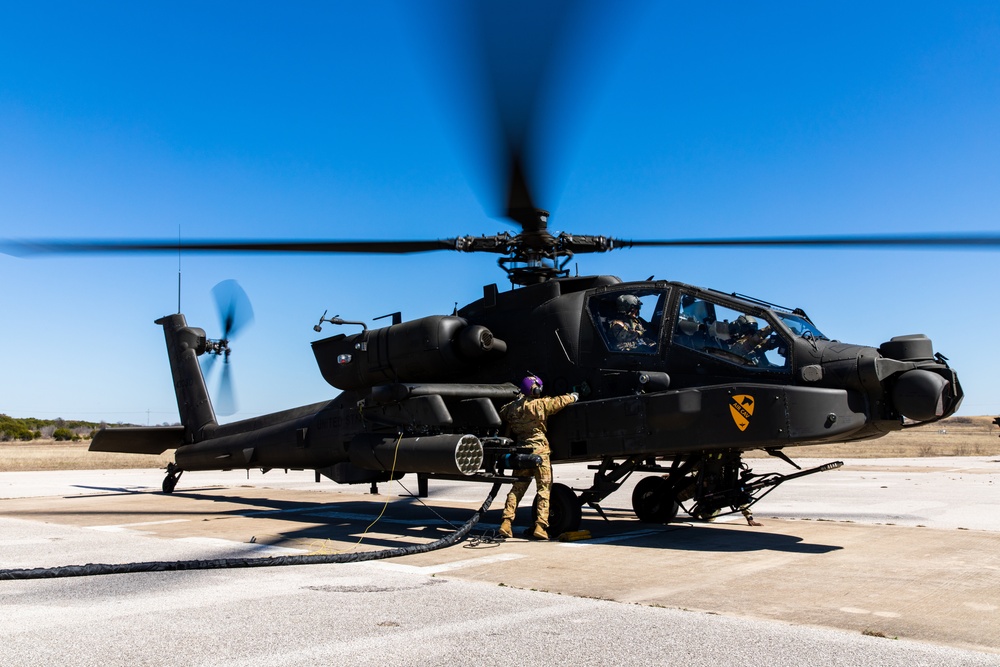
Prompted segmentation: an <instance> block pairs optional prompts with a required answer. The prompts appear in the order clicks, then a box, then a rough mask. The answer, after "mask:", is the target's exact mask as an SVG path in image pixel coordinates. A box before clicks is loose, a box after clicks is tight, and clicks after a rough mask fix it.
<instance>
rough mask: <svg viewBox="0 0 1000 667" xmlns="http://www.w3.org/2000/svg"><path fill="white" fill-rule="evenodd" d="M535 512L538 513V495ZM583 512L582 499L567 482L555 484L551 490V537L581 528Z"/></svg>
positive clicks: (549, 531)
mask: <svg viewBox="0 0 1000 667" xmlns="http://www.w3.org/2000/svg"><path fill="white" fill-rule="evenodd" d="M534 514H535V516H537V515H538V497H537V496H536V497H535V505H534ZM582 518H583V512H582V510H581V508H580V499H579V498H578V497H577V495H576V494H575V493H574V492H573V489H571V488H569V487H568V486H566V485H565V484H553V485H552V488H551V489H550V490H549V530H548V533H549V535H550V536H551V537H557V536H559V535H562V534H563V533H567V532H570V531H574V530H579V529H580V520H581V519H582Z"/></svg>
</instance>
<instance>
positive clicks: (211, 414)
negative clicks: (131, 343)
mask: <svg viewBox="0 0 1000 667" xmlns="http://www.w3.org/2000/svg"><path fill="white" fill-rule="evenodd" d="M156 324H160V325H162V326H163V336H164V338H165V339H166V341H167V356H168V357H169V359H170V372H171V374H172V375H173V378H174V393H175V394H176V395H177V410H178V412H180V417H181V424H183V426H184V441H185V442H187V443H191V442H198V441H199V440H201V439H202V438H203V436H204V434H205V433H204V432H205V431H206V430H208V431H211V430H213V429H214V428H215V426H217V425H218V422H217V421H216V420H215V411H214V410H213V409H212V400H211V399H210V398H209V395H208V388H207V387H206V386H205V376H204V375H203V374H202V372H201V365H200V364H199V363H198V356H199V355H201V354H202V353H204V352H205V344H206V342H207V337H206V335H205V331H204V330H203V329H198V328H195V327H189V326H188V325H187V321H186V320H185V319H184V315H182V314H180V313H177V314H176V315H167V316H166V317H161V318H160V319H158V320H156Z"/></svg>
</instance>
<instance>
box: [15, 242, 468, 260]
mask: <svg viewBox="0 0 1000 667" xmlns="http://www.w3.org/2000/svg"><path fill="white" fill-rule="evenodd" d="M455 249H456V248H455V241H454V240H448V239H441V240H436V241H310V240H289V241H282V240H259V241H222V240H201V241H180V242H178V241H176V240H173V241H169V240H158V239H150V240H143V239H126V240H119V241H116V240H106V241H92V240H83V239H80V240H48V239H27V240H0V252H2V253H4V254H7V255H13V256H15V257H30V256H33V255H72V254H83V255H86V254H104V253H144V252H178V251H180V252H247V253H345V254H351V253H357V254H407V253H414V252H429V251H432V250H455Z"/></svg>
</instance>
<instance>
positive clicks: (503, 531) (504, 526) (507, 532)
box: [497, 519, 514, 537]
mask: <svg viewBox="0 0 1000 667" xmlns="http://www.w3.org/2000/svg"><path fill="white" fill-rule="evenodd" d="M497 532H498V533H499V534H500V535H501V537H514V533H513V531H512V530H511V526H510V519H504V520H503V521H501V522H500V530H498V531H497Z"/></svg>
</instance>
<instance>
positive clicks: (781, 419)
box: [24, 161, 996, 534]
mask: <svg viewBox="0 0 1000 667" xmlns="http://www.w3.org/2000/svg"><path fill="white" fill-rule="evenodd" d="M514 164H515V166H516V164H517V162H516V161H515V162H514ZM519 174H520V170H518V169H516V168H515V169H514V170H513V171H512V179H511V183H512V184H513V187H512V192H513V193H514V194H513V195H512V199H511V200H512V202H513V204H517V203H519V202H520V203H523V202H525V201H527V200H528V198H529V195H528V194H527V186H526V184H525V182H524V181H523V178H522V177H520V176H519ZM513 204H512V206H511V207H510V209H509V215H510V217H511V219H512V220H514V221H515V222H517V223H518V224H519V225H520V226H521V227H522V230H523V231H522V232H521V233H520V234H518V235H516V236H514V235H510V234H506V233H504V234H499V235H495V236H487V237H461V238H455V239H448V240H441V241H427V242H425V241H370V242H364V241H360V242H359V241H345V242H332V241H331V242H279V241H267V242H249V243H230V242H216V241H209V242H186V243H182V244H180V245H181V248H183V249H184V250H185V251H187V252H200V251H209V252H225V251H229V250H239V251H241V252H245V251H263V252H281V251H284V252H299V251H301V252H366V253H371V252H376V253H378V252H382V253H402V252H413V251H428V250H440V249H451V250H460V251H469V252H492V253H499V254H501V255H503V256H502V257H501V258H500V260H499V264H500V266H501V267H502V268H504V269H505V271H506V273H507V275H508V277H509V279H510V281H511V282H512V283H513V284H514V285H516V286H517V287H516V288H514V289H510V290H506V291H501V290H500V289H498V287H497V286H496V285H495V284H493V285H487V286H485V287H484V289H483V297H482V298H481V299H479V300H478V301H475V302H473V303H470V304H468V305H466V306H464V307H462V308H456V309H455V312H454V313H452V314H450V315H434V316H430V317H423V318H420V319H415V320H411V321H400V318H399V317H398V316H397V317H395V318H394V321H393V323H392V324H390V325H389V326H385V327H382V328H378V329H369V328H367V326H366V325H365V324H364V323H362V322H352V321H347V320H344V319H342V318H340V317H331V318H327V317H325V314H324V317H322V318H321V319H320V321H319V323H318V324H317V325H316V327H315V329H316V330H317V331H320V330H321V329H322V325H323V324H325V323H332V324H335V325H348V326H350V325H355V326H361V328H362V330H361V331H360V332H356V333H339V334H337V335H334V336H332V337H328V338H323V339H321V340H317V341H315V342H314V343H313V344H312V346H313V352H314V354H315V357H316V361H317V364H318V366H319V370H320V372H321V373H322V375H323V377H324V379H325V380H326V381H327V382H328V383H329V384H330V385H332V386H333V387H335V388H336V389H339V390H341V393H340V394H339V395H338V396H337V397H336V398H334V399H333V400H330V401H328V402H321V403H316V404H313V405H307V406H303V407H299V408H295V409H291V410H286V411H282V412H277V413H273V414H268V415H263V416H259V417H255V418H252V419H247V420H243V421H237V422H234V423H228V424H219V423H218V422H217V420H216V416H215V413H214V411H213V407H212V402H211V399H210V397H209V393H208V391H207V389H206V384H205V380H204V376H203V374H202V370H201V367H200V364H199V357H201V356H202V355H221V356H224V357H226V360H227V361H228V356H229V353H230V347H229V338H230V336H231V335H232V333H233V327H234V325H235V324H238V323H239V321H240V320H242V319H245V312H243V313H241V312H240V309H241V304H244V303H246V302H245V296H244V295H242V292H241V290H238V288H236V291H235V292H232V293H231V294H230V295H229V296H225V295H223V298H222V302H221V304H220V305H221V307H222V308H223V310H224V314H223V320H224V325H223V328H224V332H223V336H222V338H220V339H217V340H213V339H209V338H208V337H207V336H206V334H205V332H204V330H202V329H200V328H196V327H192V326H189V325H188V323H187V321H186V320H185V317H184V315H183V314H180V313H177V314H174V315H168V316H165V317H163V318H161V319H159V320H157V324H160V325H161V326H162V328H163V332H164V335H165V338H166V345H167V353H168V357H169V360H170V368H171V372H172V374H173V380H174V387H175V390H176V395H177V405H178V409H179V411H180V417H181V426H177V427H133V428H112V429H105V430H102V431H100V432H99V433H98V434H97V436H96V437H95V438H94V441H93V443H92V445H91V449H92V450H95V451H111V452H131V453H147V454H159V453H162V452H164V451H166V450H169V449H176V452H175V461H174V462H173V463H171V464H170V465H169V466H168V469H167V475H166V478H165V479H164V481H163V490H164V491H165V492H167V493H170V492H172V491H173V490H174V487H175V485H176V483H177V481H178V479H179V478H180V476H181V474H182V473H183V472H185V471H199V470H219V469H222V470H228V469H244V468H245V469H251V468H261V469H263V470H265V471H266V470H270V469H282V468H284V469H311V470H315V471H316V476H317V480H319V478H320V476H321V475H323V476H326V477H329V478H330V479H333V480H334V481H336V482H339V483H377V482H383V481H388V480H390V479H395V478H399V477H400V476H402V475H404V474H406V473H417V474H419V475H421V477H422V481H423V480H425V479H426V478H428V477H431V478H433V477H444V478H451V479H463V480H472V481H490V482H496V481H498V480H509V479H510V477H509V471H510V470H511V469H512V468H517V467H522V466H529V465H531V459H530V457H528V456H527V450H524V449H521V448H519V447H518V444H517V443H516V442H514V441H513V440H511V439H510V438H508V437H505V435H504V427H503V424H502V422H501V419H500V417H499V415H498V407H499V406H501V405H502V404H503V403H505V402H507V401H510V400H512V399H513V398H515V396H516V395H517V392H518V389H517V388H516V386H515V383H516V382H517V381H518V380H519V379H520V378H521V377H522V376H523V375H524V374H525V373H526V372H527V371H528V370H529V369H530V371H531V372H532V373H534V374H537V375H539V376H540V377H542V378H543V379H544V381H545V387H546V390H547V393H550V394H554V393H563V392H569V391H576V392H579V394H580V396H581V400H580V401H579V402H578V403H575V404H573V405H571V406H569V407H568V408H566V409H564V410H563V411H562V412H560V413H559V414H558V415H556V416H554V417H553V418H552V419H551V421H550V424H549V439H550V442H551V446H552V461H553V463H560V462H569V461H594V462H597V465H596V466H595V467H596V472H595V474H594V481H593V484H592V485H591V486H590V487H589V488H587V489H582V490H578V491H575V490H573V489H570V488H569V487H567V486H565V485H562V484H554V485H553V488H552V500H551V516H550V524H551V530H552V531H553V532H554V534H559V533H560V532H562V531H566V530H574V529H576V528H577V527H578V525H579V522H580V520H581V507H582V505H584V504H589V505H591V506H593V507H595V508H596V509H597V510H598V511H600V502H601V501H602V500H603V499H604V498H606V497H607V496H608V495H609V494H611V493H613V492H614V491H615V490H617V489H618V488H619V487H620V486H621V484H622V483H623V481H624V480H625V479H626V478H627V477H628V476H629V475H631V474H632V473H634V472H644V473H656V474H654V475H650V476H647V477H645V478H644V479H642V480H641V481H640V482H639V483H638V485H636V487H635V491H634V493H633V496H632V503H633V508H634V510H635V513H636V514H637V516H638V517H639V518H640V519H642V520H644V521H650V522H659V523H666V522H670V521H672V520H674V518H675V517H676V515H677V513H678V508H679V506H681V503H682V502H684V503H685V504H684V508H685V509H686V511H687V512H688V513H690V514H691V515H692V516H694V517H699V518H707V517H710V516H713V515H715V514H717V513H719V512H724V511H736V510H738V509H742V508H746V507H748V506H749V505H751V504H753V503H754V502H756V500H757V499H759V498H760V497H762V495H763V494H765V493H767V492H768V491H769V490H770V489H771V488H772V487H774V486H775V485H777V484H779V483H781V482H783V481H786V480H788V479H792V478H794V477H799V476H802V475H805V474H811V473H815V472H819V471H823V470H829V469H830V468H832V467H836V466H838V465H839V463H832V464H828V465H826V466H821V467H818V468H814V469H811V470H802V471H799V472H795V473H791V474H789V475H780V474H773V473H772V474H768V475H755V474H754V473H753V472H752V471H751V469H750V468H749V466H748V465H747V464H746V463H745V462H744V461H743V459H742V455H743V453H744V452H746V451H748V450H754V449H763V450H766V451H767V452H768V453H770V454H773V455H775V456H778V457H780V458H782V459H785V460H787V461H788V462H789V463H791V460H790V459H789V458H788V457H787V456H786V455H785V454H784V453H783V450H784V448H788V447H795V446H804V445H811V444H821V443H829V442H842V441H851V440H862V439H867V438H877V437H879V436H882V435H885V434H886V433H889V432H891V431H895V430H899V429H901V428H906V427H907V426H909V425H919V424H926V423H929V422H934V421H937V420H940V419H943V418H945V417H948V416H950V415H952V414H953V413H954V412H955V411H956V410H957V408H958V407H959V404H960V403H961V400H962V396H963V394H962V389H961V386H960V384H959V381H958V377H957V375H956V373H955V371H954V370H952V369H951V368H950V367H949V366H948V364H947V361H946V359H945V357H943V356H942V355H940V354H938V353H936V352H935V351H934V349H933V345H932V342H931V341H930V339H928V338H927V337H926V336H923V335H907V336H900V337H896V338H893V339H891V340H889V341H886V342H884V343H882V344H881V345H880V346H879V347H877V348H875V347H871V346H865V345H852V344H845V343H841V342H838V341H835V340H831V339H830V338H828V337H827V336H826V335H824V333H822V331H821V329H820V328H819V327H818V325H817V324H815V323H814V322H813V321H812V320H811V319H810V318H809V316H808V315H807V314H806V313H805V312H804V311H803V310H801V309H789V308H782V307H779V306H776V305H773V304H770V303H767V302H765V301H761V300H759V299H755V298H752V297H748V296H743V295H739V294H726V293H722V292H718V291H715V290H712V289H706V288H701V287H695V286H691V285H686V284H683V283H678V282H670V281H659V280H646V281H639V282H623V281H621V280H620V279H619V278H616V277H614V276H570V275H569V272H568V270H567V269H566V268H565V265H566V263H567V262H568V259H569V258H570V257H572V256H573V255H574V254H578V253H581V252H598V251H606V250H611V249H613V248H618V247H622V246H628V245H636V246H638V245H645V246H668V245H688V244H692V243H706V244H723V243H725V244H730V243H732V244H736V243H753V244H760V243H763V242H769V243H776V244H779V243H780V244H804V245H835V244H844V243H859V242H865V243H875V244H904V245H905V244H913V243H920V244H926V245H933V244H940V243H941V239H940V238H937V237H935V238H934V239H926V238H925V239H921V238H920V237H915V238H908V239H900V238H883V239H873V238H868V239H864V240H860V239H845V238H826V239H818V238H813V239H771V240H768V241H765V240H762V239H757V240H750V241H736V240H732V241H718V240H717V241H703V242H693V241H639V242H630V241H621V240H617V239H612V238H606V237H600V236H572V235H568V234H560V235H557V236H554V235H552V234H550V233H549V232H548V231H547V215H546V214H545V213H544V212H543V211H540V210H538V209H534V208H533V207H531V206H530V205H529V206H520V207H518V206H515V205H513ZM975 241H976V240H974V239H968V238H963V239H952V240H951V241H949V242H947V243H945V244H946V245H947V244H958V243H962V244H964V243H973V242H975ZM978 241H980V242H982V241H986V242H992V243H995V242H996V239H991V238H989V237H985V238H984V239H978ZM24 247H25V248H28V249H35V250H42V251H86V252H101V251H112V252H146V251H163V250H173V251H176V250H177V247H178V243H177V242H172V243H171V242H144V241H135V242H120V243H119V242H116V243H104V242H68V243H59V242H48V243H43V244H24ZM234 295H235V296H234ZM248 307H249V306H248V303H247V304H246V305H244V306H242V308H248ZM623 317H633V318H637V320H638V321H640V322H641V323H642V327H643V329H644V333H643V335H642V336H641V337H637V338H635V339H634V340H632V341H628V342H627V343H624V344H623V343H622V342H621V341H620V340H619V339H618V338H616V337H615V336H614V335H613V333H612V325H613V323H614V322H615V321H616V320H619V319H620V318H623ZM793 465H794V464H793ZM557 470H558V469H557Z"/></svg>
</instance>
